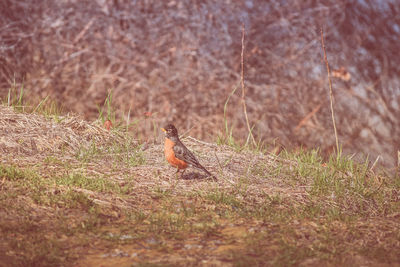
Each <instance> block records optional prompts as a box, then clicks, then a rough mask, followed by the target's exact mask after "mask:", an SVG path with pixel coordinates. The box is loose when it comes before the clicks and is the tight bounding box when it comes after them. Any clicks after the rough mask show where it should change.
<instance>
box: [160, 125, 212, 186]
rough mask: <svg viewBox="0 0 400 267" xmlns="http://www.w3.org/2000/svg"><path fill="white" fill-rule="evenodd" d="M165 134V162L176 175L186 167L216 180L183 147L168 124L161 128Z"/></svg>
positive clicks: (176, 131)
mask: <svg viewBox="0 0 400 267" xmlns="http://www.w3.org/2000/svg"><path fill="white" fill-rule="evenodd" d="M161 130H163V131H164V132H165V144H164V154H165V158H166V159H167V161H168V162H169V163H170V164H171V165H172V166H174V167H176V168H177V169H178V170H177V173H178V172H179V171H180V170H182V169H183V172H182V174H181V176H182V175H183V173H184V172H185V169H186V168H187V167H194V168H196V169H199V170H201V171H203V172H205V173H206V174H207V175H208V176H211V177H212V178H214V179H215V180H216V179H217V178H216V177H215V176H214V175H212V174H211V173H210V172H209V171H207V170H206V168H204V167H203V166H201V164H200V163H199V161H198V160H197V159H196V157H195V156H194V155H193V153H192V152H190V151H189V149H187V147H185V145H184V144H183V143H182V142H181V140H179V136H178V130H177V129H176V128H175V126H174V125H172V124H168V125H167V126H165V127H164V128H161Z"/></svg>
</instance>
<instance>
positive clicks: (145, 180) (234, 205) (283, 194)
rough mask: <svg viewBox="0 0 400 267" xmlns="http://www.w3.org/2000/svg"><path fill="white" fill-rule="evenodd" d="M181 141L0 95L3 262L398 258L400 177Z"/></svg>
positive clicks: (345, 161)
mask: <svg viewBox="0 0 400 267" xmlns="http://www.w3.org/2000/svg"><path fill="white" fill-rule="evenodd" d="M183 142H184V143H185V144H186V145H187V146H188V147H189V148H190V149H191V150H192V151H194V153H195V154H196V155H197V156H198V158H199V159H200V161H201V162H202V163H203V164H204V166H206V167H207V168H208V169H209V170H210V171H211V172H213V173H214V174H215V175H216V176H217V177H218V181H212V180H209V179H206V178H205V177H204V176H202V175H201V174H199V173H197V172H195V171H194V170H189V171H187V172H186V173H185V176H183V177H181V178H178V177H176V176H175V170H174V169H173V168H171V167H170V166H168V164H167V163H166V162H165V160H164V158H163V151H162V150H163V147H162V144H161V138H159V141H156V142H153V143H150V142H147V143H144V142H139V141H138V140H135V139H134V138H132V137H131V136H129V134H128V133H126V132H123V131H121V130H117V129H113V130H111V131H107V130H105V129H103V127H101V126H99V125H98V124H97V123H88V122H85V121H82V120H80V119H79V118H76V117H71V116H65V117H62V116H57V117H52V116H41V115H35V114H27V113H16V112H14V110H13V109H11V108H8V107H4V106H0V152H1V156H0V159H1V160H0V266H100V265H102V266H115V265H120V266H131V265H134V266H135V265H139V266H153V265H155V266H157V265H163V266H165V265H172V266H177V265H178V266H183V265H185V266H187V265H213V264H214V265H217V266H218V265H224V266H225V265H226V266H242V265H249V264H251V266H257V265H258V266H261V265H262V266H265V265H267V266H268V265H271V266H276V265H278V266H279V265H282V266H288V265H302V266H321V265H327V264H329V265H333V266H336V265H337V266H342V265H344V264H345V265H352V266H361V265H364V266H376V265H380V266H393V265H399V264H400V256H399V254H398V251H399V250H400V204H399V203H400V201H399V200H400V182H399V178H398V177H389V176H387V175H382V174H377V173H374V171H373V170H372V168H371V167H370V166H368V164H358V163H355V162H354V161H352V160H351V159H349V158H345V157H340V158H336V157H333V158H331V159H329V160H327V161H324V160H323V159H322V158H321V156H320V155H319V153H318V152H317V151H297V152H287V151H284V152H282V153H281V154H280V155H279V156H276V155H272V154H269V153H263V152H260V151H254V150H250V149H245V148H243V149H238V148H237V147H231V146H225V145H215V144H210V143H205V142H201V141H199V140H196V139H194V138H191V137H186V138H183Z"/></svg>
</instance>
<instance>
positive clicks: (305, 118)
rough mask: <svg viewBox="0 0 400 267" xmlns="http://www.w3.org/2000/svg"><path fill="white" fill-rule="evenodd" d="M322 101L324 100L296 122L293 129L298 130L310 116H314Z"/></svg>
mask: <svg viewBox="0 0 400 267" xmlns="http://www.w3.org/2000/svg"><path fill="white" fill-rule="evenodd" d="M323 103H324V102H321V103H319V104H318V105H317V106H316V107H315V108H314V109H313V110H312V111H311V112H310V113H308V114H307V115H306V116H305V117H304V118H303V119H302V120H301V121H300V122H299V123H298V124H297V126H296V128H294V131H295V132H297V131H298V130H300V128H301V127H303V125H304V124H306V122H307V121H308V120H309V119H310V118H311V117H312V116H314V115H315V113H317V112H318V111H319V110H320V108H321V106H322V104H323Z"/></svg>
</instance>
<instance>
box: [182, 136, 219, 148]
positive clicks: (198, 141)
mask: <svg viewBox="0 0 400 267" xmlns="http://www.w3.org/2000/svg"><path fill="white" fill-rule="evenodd" d="M185 138H186V139H190V140H192V141H195V142H197V143H200V144H203V145H206V146H213V147H215V146H216V145H215V144H211V143H207V142H204V141H200V140H198V139H196V138H194V137H191V136H187V137H185Z"/></svg>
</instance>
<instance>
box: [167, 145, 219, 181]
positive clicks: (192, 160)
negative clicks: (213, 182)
mask: <svg viewBox="0 0 400 267" xmlns="http://www.w3.org/2000/svg"><path fill="white" fill-rule="evenodd" d="M174 153H175V157H177V158H178V159H180V160H183V161H185V162H186V163H188V164H189V165H191V166H193V167H195V168H198V169H200V170H202V171H204V172H205V173H206V174H207V175H209V176H212V177H214V179H216V178H215V176H214V175H212V174H211V173H210V172H209V171H207V170H206V168H204V167H203V166H202V165H201V164H200V163H199V161H198V160H197V159H196V157H195V156H194V155H193V153H192V152H190V150H189V149H187V148H186V147H185V145H184V144H182V143H181V142H180V143H178V144H176V145H175V146H174Z"/></svg>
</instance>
